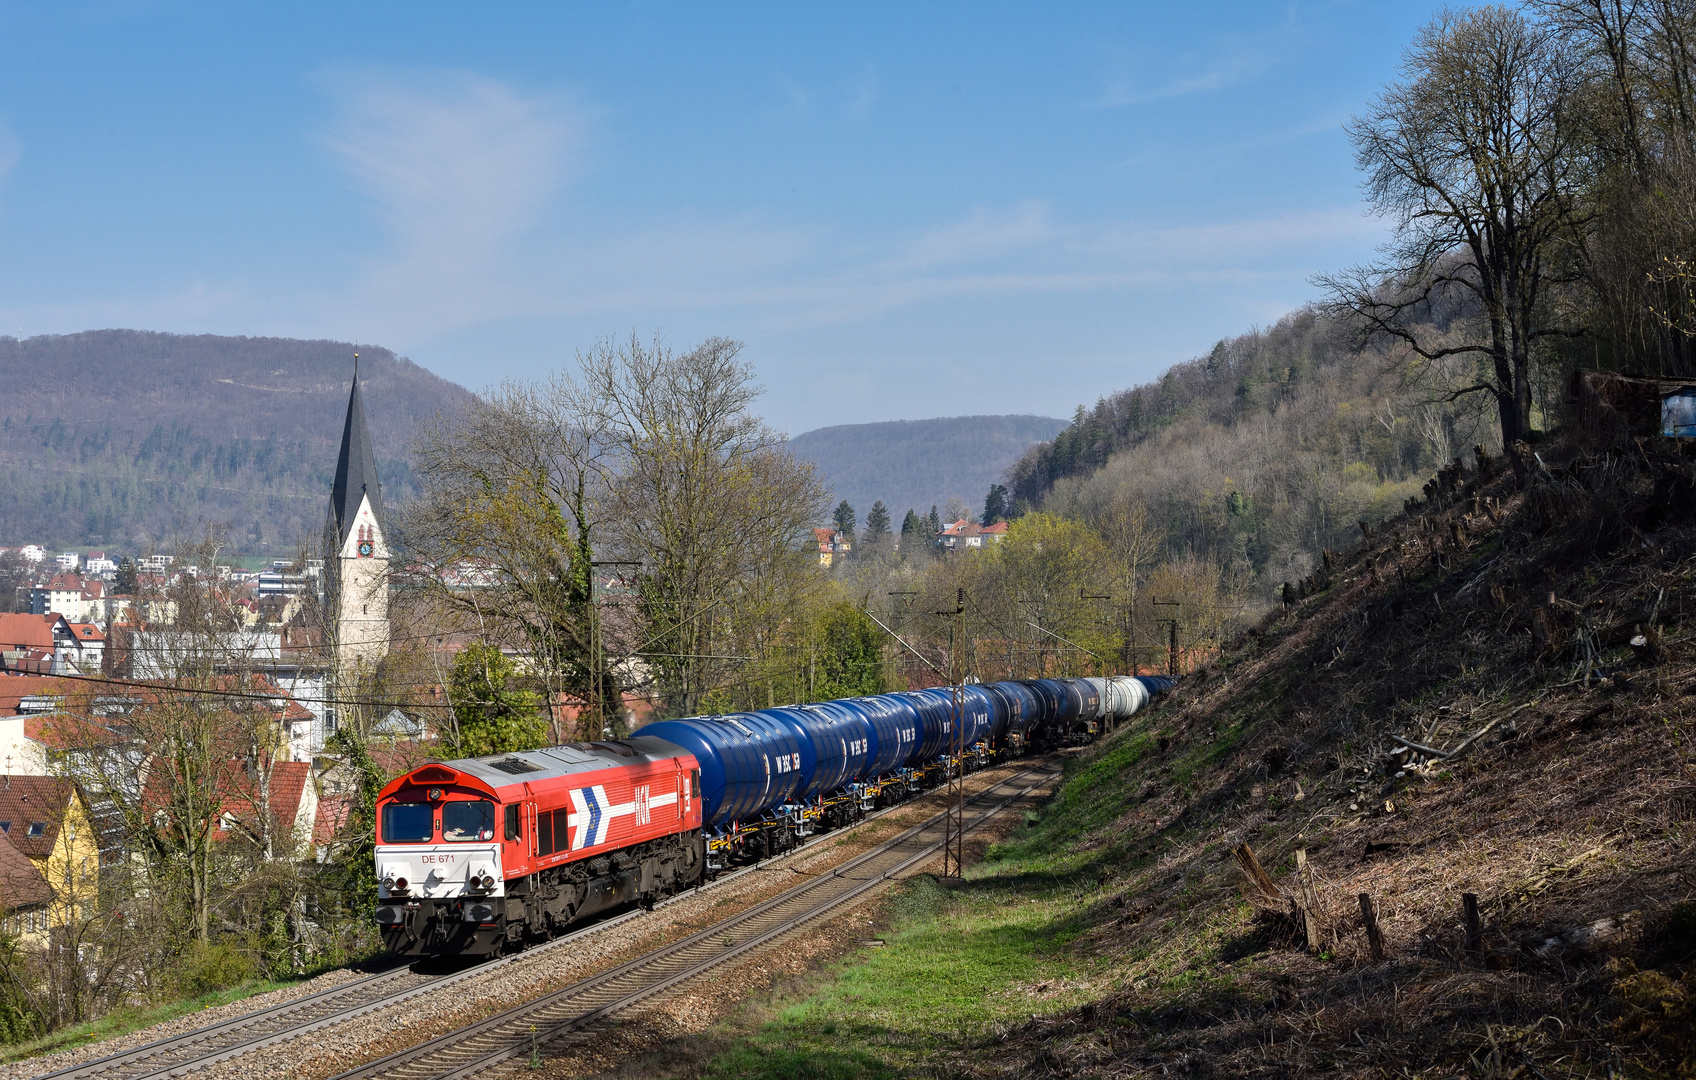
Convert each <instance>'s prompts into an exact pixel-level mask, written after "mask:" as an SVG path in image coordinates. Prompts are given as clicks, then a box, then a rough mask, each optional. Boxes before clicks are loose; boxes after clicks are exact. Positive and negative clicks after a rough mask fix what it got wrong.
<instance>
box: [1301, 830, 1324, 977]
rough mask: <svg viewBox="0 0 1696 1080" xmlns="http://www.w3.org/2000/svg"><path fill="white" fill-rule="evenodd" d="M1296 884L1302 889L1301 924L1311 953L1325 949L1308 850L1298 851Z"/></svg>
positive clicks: (1317, 895) (1317, 891)
mask: <svg viewBox="0 0 1696 1080" xmlns="http://www.w3.org/2000/svg"><path fill="white" fill-rule="evenodd" d="M1296 882H1297V884H1298V885H1299V887H1300V889H1301V901H1300V903H1301V924H1302V929H1303V930H1304V931H1305V932H1306V934H1307V948H1308V951H1309V952H1318V951H1319V950H1320V949H1321V948H1323V947H1324V942H1323V941H1321V940H1320V937H1319V890H1318V889H1316V888H1314V886H1313V869H1312V868H1311V867H1310V866H1308V865H1307V849H1306V848H1297V849H1296Z"/></svg>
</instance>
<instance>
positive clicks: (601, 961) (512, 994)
mask: <svg viewBox="0 0 1696 1080" xmlns="http://www.w3.org/2000/svg"><path fill="white" fill-rule="evenodd" d="M1022 767H1025V766H1024V765H1023V764H1022V763H1014V764H1010V765H1006V766H1002V767H1000V768H995V769H988V770H985V771H983V772H981V773H975V774H973V775H972V776H971V777H969V778H968V780H967V784H968V787H967V790H968V792H969V793H973V792H977V791H979V790H982V789H983V788H986V787H990V786H993V785H994V784H996V783H999V782H1000V781H1001V780H1004V779H1005V778H1006V777H1008V776H1010V775H1012V774H1013V773H1015V772H1017V771H1019V769H1020V768H1022ZM942 805H943V804H942V792H940V791H932V792H929V793H927V794H925V795H924V796H921V797H920V798H918V799H915V800H913V801H912V802H910V803H907V804H906V805H904V806H901V807H899V808H897V809H896V810H893V811H891V812H890V813H888V814H885V815H884V816H883V817H881V818H878V819H877V820H875V821H872V822H868V823H867V824H865V825H862V826H861V827H860V828H858V829H856V830H853V831H851V832H847V833H843V834H841V835H838V836H834V837H827V838H826V839H825V840H823V841H822V842H820V843H818V844H817V845H815V846H814V847H813V848H811V849H809V850H805V851H801V852H797V853H795V854H793V855H791V856H789V857H788V858H786V859H783V860H779V861H776V862H774V863H772V864H769V865H767V866H762V867H761V868H760V869H759V870H758V871H757V872H755V873H750V874H744V875H742V876H741V877H740V878H737V879H735V880H733V881H724V882H721V883H719V884H718V885H715V886H714V887H712V888H709V889H703V890H700V891H699V892H695V893H690V894H685V895H684V896H682V897H679V898H678V899H676V900H674V901H672V902H671V903H669V904H667V905H665V906H664V907H662V908H660V909H659V910H657V911H654V912H651V913H649V914H648V915H647V916H645V917H644V918H642V919H639V920H636V921H635V922H633V923H625V924H623V925H621V926H618V927H610V928H609V932H608V933H605V934H595V935H590V936H587V937H585V938H582V939H579V940H578V941H577V942H576V943H574V944H573V945H571V946H569V947H568V948H567V949H564V950H556V951H554V952H551V953H543V954H540V955H521V956H519V957H518V958H516V960H514V961H513V962H511V963H509V964H502V965H497V966H495V967H493V968H491V970H490V971H489V973H488V976H487V977H484V978H477V979H474V980H470V981H468V982H464V983H460V984H459V985H457V986H454V987H452V988H451V989H448V990H444V991H443V992H442V993H440V994H425V995H422V996H420V997H417V998H414V999H412V1000H411V1001H408V1002H405V1003H404V1004H402V1005H400V1006H398V1007H396V1008H392V1009H384V1010H382V1011H380V1012H376V1013H372V1014H370V1015H368V1016H364V1017H360V1018H358V1019H356V1020H352V1021H349V1022H348V1023H346V1024H341V1025H338V1026H336V1027H334V1028H331V1029H328V1030H327V1031H319V1032H315V1033H313V1036H312V1038H310V1039H307V1040H302V1041H301V1042H297V1043H293V1044H288V1045H284V1046H275V1047H271V1048H270V1049H268V1050H267V1051H266V1053H265V1054H264V1060H263V1062H260V1061H255V1060H247V1059H236V1060H234V1061H230V1062H226V1063H224V1064H222V1065H218V1066H213V1067H212V1068H209V1069H207V1070H206V1071H204V1072H201V1073H198V1074H196V1075H197V1076H201V1077H206V1078H209V1080H259V1078H261V1077H276V1076H285V1075H286V1076H290V1077H294V1078H296V1080H324V1078H326V1077H331V1076H335V1075H336V1074H338V1073H340V1072H344V1071H346V1070H347V1069H350V1068H353V1067H354V1066H355V1065H357V1064H360V1063H362V1062H366V1061H372V1060H375V1059H376V1058H379V1057H382V1056H384V1055H387V1054H391V1053H394V1052H395V1051H397V1050H401V1049H404V1048H405V1047H408V1046H415V1045H417V1044H418V1043H421V1042H425V1041H427V1040H429V1039H433V1038H435V1037H437V1036H438V1035H444V1034H446V1033H448V1032H450V1031H453V1030H455V1029H457V1028H460V1027H464V1026H465V1025H467V1024H471V1023H475V1022H476V1021H478V1020H481V1019H483V1018H484V1017H486V1016H490V1015H492V1014H494V1013H497V1012H500V1011H502V1010H504V1009H508V1008H511V1007H512V1006H513V1005H515V1004H518V1003H520V1002H523V1001H529V1000H533V999H535V998H538V997H541V996H543V995H544V994H547V993H550V992H552V991H554V990H558V989H560V988H562V987H565V986H569V985H571V984H572V983H574V982H578V981H579V980H582V979H586V978H588V977H589V976H591V975H594V974H596V973H598V972H601V971H605V970H607V969H608V968H612V967H616V966H618V965H619V964H623V963H626V962H628V961H630V960H633V959H635V958H637V957H639V956H642V955H644V954H645V953H648V952H650V951H652V950H653V949H655V948H657V947H659V946H660V945H661V944H663V943H665V942H666V941H671V940H676V939H677V938H680V937H687V936H688V935H690V934H693V933H696V932H698V931H700V930H704V929H706V928H708V927H710V926H712V925H714V924H715V923H718V922H720V921H722V920H724V919H726V918H728V917H730V916H732V915H735V914H737V913H739V912H741V911H744V910H746V909H747V908H750V907H753V906H754V905H756V904H758V903H760V902H762V901H764V900H769V899H770V898H771V897H773V896H776V895H777V894H779V893H781V892H783V891H785V890H786V889H789V888H790V887H792V886H793V885H795V884H796V883H797V882H799V881H800V880H801V879H802V877H804V876H810V875H812V874H815V873H818V872H820V871H823V870H828V869H830V868H831V867H834V866H836V865H838V864H840V863H843V862H846V861H848V860H849V859H851V858H853V857H854V856H856V855H859V854H861V853H863V852H865V851H866V850H868V849H870V848H872V847H875V846H877V845H878V844H880V843H882V842H883V841H885V840H887V839H889V838H890V837H892V836H894V835H896V834H897V833H899V832H901V831H902V830H904V829H906V828H908V827H909V826H911V825H914V824H916V823H918V822H920V821H922V820H924V819H925V818H927V817H929V816H930V815H932V814H934V813H936V812H937V811H938V810H940V809H941V808H942ZM862 918H863V917H862ZM769 949H770V947H769V946H768V947H767V949H762V950H759V951H757V952H756V953H754V954H753V955H752V956H751V957H750V960H751V961H753V962H756V963H757V962H758V961H757V958H758V957H761V956H764V955H766V954H767V953H768V952H769ZM564 953H569V955H562V954H564ZM739 966H740V965H739ZM719 977H720V973H719V972H718V971H715V972H713V973H712V974H710V975H707V976H704V977H703V978H705V979H710V980H714V981H715V982H716V981H717V980H718V979H719ZM673 993H675V991H673Z"/></svg>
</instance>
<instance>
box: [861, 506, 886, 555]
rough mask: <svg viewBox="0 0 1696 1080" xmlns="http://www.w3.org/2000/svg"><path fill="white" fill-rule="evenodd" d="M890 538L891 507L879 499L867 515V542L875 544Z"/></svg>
mask: <svg viewBox="0 0 1696 1080" xmlns="http://www.w3.org/2000/svg"><path fill="white" fill-rule="evenodd" d="M888 536H889V507H887V506H885V505H883V500H882V499H879V500H878V501H877V502H875V503H872V508H871V511H870V512H869V513H867V514H866V542H867V543H868V544H875V543H877V542H878V541H880V540H883V539H885V538H886V537H888Z"/></svg>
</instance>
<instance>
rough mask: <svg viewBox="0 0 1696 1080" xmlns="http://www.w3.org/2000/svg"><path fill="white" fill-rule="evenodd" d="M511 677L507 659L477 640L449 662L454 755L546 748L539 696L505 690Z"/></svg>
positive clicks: (510, 666) (504, 655)
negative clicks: (455, 726) (456, 729)
mask: <svg viewBox="0 0 1696 1080" xmlns="http://www.w3.org/2000/svg"><path fill="white" fill-rule="evenodd" d="M514 673H515V669H514V666H513V663H512V660H511V658H510V657H508V656H507V655H506V654H505V653H503V652H501V650H500V649H499V647H497V646H494V645H489V644H485V643H483V642H474V643H472V644H470V645H467V646H466V647H465V648H464V650H462V651H461V652H460V654H459V656H458V657H457V658H456V659H455V660H454V663H453V673H452V674H451V675H450V676H449V677H448V690H449V693H450V694H451V695H452V696H451V701H452V703H453V716H454V719H455V720H456V721H458V727H459V737H458V739H457V745H455V747H454V750H455V752H456V753H459V754H461V755H463V756H465V757H482V756H483V755H485V754H505V753H511V752H512V751H514V750H534V749H536V748H537V747H538V746H546V745H547V744H548V722H547V721H546V720H545V719H543V717H542V714H541V704H542V701H541V698H540V696H539V695H537V694H533V693H531V692H530V691H528V690H512V689H509V688H508V686H507V684H508V683H509V682H510V681H511V680H512V677H513V675H514Z"/></svg>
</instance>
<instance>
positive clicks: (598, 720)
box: [589, 559, 642, 739]
mask: <svg viewBox="0 0 1696 1080" xmlns="http://www.w3.org/2000/svg"><path fill="white" fill-rule="evenodd" d="M641 565H642V564H641V563H639V562H632V561H630V560H628V559H590V560H589V702H590V708H592V709H593V710H594V720H593V723H594V725H595V727H598V728H599V729H600V731H601V738H603V739H610V738H612V726H611V725H609V724H608V723H607V706H606V700H605V698H604V697H603V695H602V686H601V683H602V681H603V679H604V674H603V672H602V665H603V664H604V663H605V656H606V653H605V650H604V649H602V648H601V605H600V600H599V598H598V597H597V595H596V594H597V593H598V592H599V590H600V586H601V581H600V575H599V574H597V573H595V567H597V566H636V567H640V566H641ZM590 730H591V731H592V730H594V728H591V729H590Z"/></svg>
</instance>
